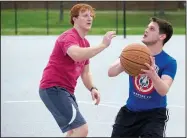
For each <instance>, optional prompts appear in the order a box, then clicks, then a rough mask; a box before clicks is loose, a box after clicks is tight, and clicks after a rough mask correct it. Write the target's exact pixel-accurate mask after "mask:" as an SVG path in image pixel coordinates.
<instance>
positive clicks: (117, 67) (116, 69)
mask: <svg viewBox="0 0 187 138" xmlns="http://www.w3.org/2000/svg"><path fill="white" fill-rule="evenodd" d="M123 71H124V70H123V67H122V66H121V64H120V58H118V59H117V60H116V61H115V62H114V63H113V64H112V65H111V66H110V67H109V69H108V76H109V77H115V76H117V75H119V74H120V73H121V72H123Z"/></svg>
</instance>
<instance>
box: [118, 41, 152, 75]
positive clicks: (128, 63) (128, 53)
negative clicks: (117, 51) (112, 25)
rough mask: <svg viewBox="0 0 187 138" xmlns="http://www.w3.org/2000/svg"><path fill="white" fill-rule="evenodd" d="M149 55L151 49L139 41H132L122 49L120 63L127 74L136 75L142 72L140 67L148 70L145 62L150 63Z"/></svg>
mask: <svg viewBox="0 0 187 138" xmlns="http://www.w3.org/2000/svg"><path fill="white" fill-rule="evenodd" d="M150 56H151V51H150V50H149V49H148V48H147V46H145V45H143V44H139V43H132V44H129V45H127V46H126V47H125V48H124V49H123V50H122V52H121V55H120V63H121V65H122V67H123V69H124V71H125V72H126V73H127V74H129V75H131V76H137V75H138V74H141V73H143V72H142V71H141V69H146V70H148V67H147V66H146V65H145V63H148V64H149V65H151V59H150Z"/></svg>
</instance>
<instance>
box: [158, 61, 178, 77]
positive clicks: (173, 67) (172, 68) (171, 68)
mask: <svg viewBox="0 0 187 138" xmlns="http://www.w3.org/2000/svg"><path fill="white" fill-rule="evenodd" d="M176 71H177V62H176V60H172V61H171V62H170V63H169V64H168V65H167V66H166V68H164V70H163V72H162V75H168V76H170V77H171V78H172V79H174V78H175V75H176Z"/></svg>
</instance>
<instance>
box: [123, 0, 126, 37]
mask: <svg viewBox="0 0 187 138" xmlns="http://www.w3.org/2000/svg"><path fill="white" fill-rule="evenodd" d="M125 4H126V3H125V1H123V35H124V38H126V5H125Z"/></svg>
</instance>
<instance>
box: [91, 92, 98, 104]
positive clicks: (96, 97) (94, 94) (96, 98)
mask: <svg viewBox="0 0 187 138" xmlns="http://www.w3.org/2000/svg"><path fill="white" fill-rule="evenodd" d="M91 95H92V100H93V101H95V100H96V102H95V105H98V104H99V102H100V93H99V92H98V91H97V90H96V89H93V90H92V91H91Z"/></svg>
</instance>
